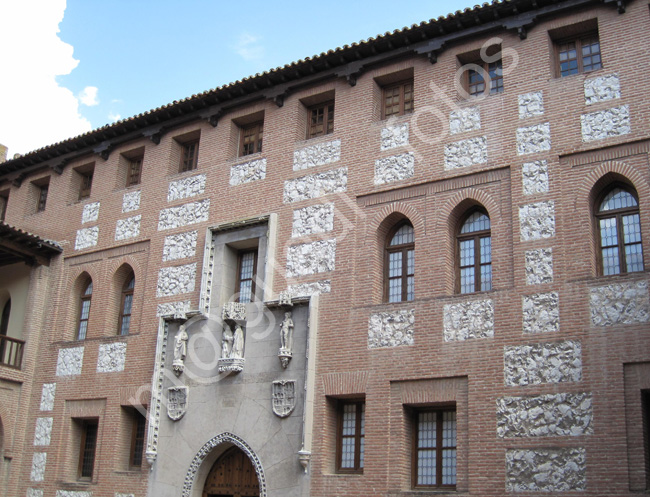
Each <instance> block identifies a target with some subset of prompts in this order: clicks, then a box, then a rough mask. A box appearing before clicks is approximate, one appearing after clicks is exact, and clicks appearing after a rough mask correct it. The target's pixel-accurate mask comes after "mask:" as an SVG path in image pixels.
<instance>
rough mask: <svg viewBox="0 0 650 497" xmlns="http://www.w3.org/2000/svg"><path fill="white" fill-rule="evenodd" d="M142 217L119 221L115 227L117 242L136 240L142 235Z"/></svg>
mask: <svg viewBox="0 0 650 497" xmlns="http://www.w3.org/2000/svg"><path fill="white" fill-rule="evenodd" d="M141 220H142V215H140V214H138V215H137V216H133V217H127V218H126V219H118V220H117V225H116V226H115V241H116V242H117V241H119V240H126V239H128V238H135V237H136V236H139V235H140V222H141Z"/></svg>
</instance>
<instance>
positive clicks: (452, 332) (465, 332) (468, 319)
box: [443, 299, 494, 342]
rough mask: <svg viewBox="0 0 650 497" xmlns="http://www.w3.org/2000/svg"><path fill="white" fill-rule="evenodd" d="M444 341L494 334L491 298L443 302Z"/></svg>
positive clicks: (489, 336) (485, 336)
mask: <svg viewBox="0 0 650 497" xmlns="http://www.w3.org/2000/svg"><path fill="white" fill-rule="evenodd" d="M443 329H444V337H445V342H458V341H464V340H470V339H472V338H491V337H493V336H494V304H493V302H492V300H490V299H488V300H470V301H467V302H459V303H457V304H445V306H444V308H443Z"/></svg>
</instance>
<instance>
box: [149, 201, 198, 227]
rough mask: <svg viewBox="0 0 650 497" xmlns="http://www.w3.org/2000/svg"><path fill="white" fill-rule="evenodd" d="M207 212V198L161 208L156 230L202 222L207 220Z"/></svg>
mask: <svg viewBox="0 0 650 497" xmlns="http://www.w3.org/2000/svg"><path fill="white" fill-rule="evenodd" d="M209 213H210V199H209V198H206V199H205V200H198V201H196V202H190V203H189V204H183V205H179V206H178V207H169V208H167V209H163V210H161V211H160V216H159V217H158V231H162V230H169V229H173V228H179V227H181V226H188V225H190V224H196V223H202V222H204V221H207V220H208V215H209Z"/></svg>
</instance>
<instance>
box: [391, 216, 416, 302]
mask: <svg viewBox="0 0 650 497" xmlns="http://www.w3.org/2000/svg"><path fill="white" fill-rule="evenodd" d="M404 225H409V226H411V228H412V229H413V238H414V241H413V242H409V243H402V244H400V245H392V246H391V245H390V243H391V241H392V240H393V237H394V236H395V235H396V234H397V232H398V231H399V230H400V229H401V228H402V226H404ZM411 250H412V251H413V257H414V258H415V228H414V227H413V224H412V223H411V222H410V221H409V220H407V219H403V220H401V221H399V222H398V223H397V224H395V226H393V228H392V229H391V230H390V231H389V232H388V236H387V237H386V243H385V249H384V302H391V300H390V282H391V280H395V279H398V278H400V279H401V280H402V286H401V293H400V295H401V298H400V300H395V301H392V303H396V302H411V301H413V300H415V288H414V289H413V294H414V297H413V299H409V298H408V279H409V277H410V276H413V281H414V283H413V284H414V285H415V261H414V263H413V273H409V272H408V253H409V251H411ZM397 252H401V253H402V273H401V274H400V276H395V277H391V276H390V254H392V253H397Z"/></svg>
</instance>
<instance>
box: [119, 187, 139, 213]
mask: <svg viewBox="0 0 650 497" xmlns="http://www.w3.org/2000/svg"><path fill="white" fill-rule="evenodd" d="M139 208H140V190H136V191H134V192H127V193H125V194H124V197H122V212H133V211H137V210H138V209H139Z"/></svg>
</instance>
